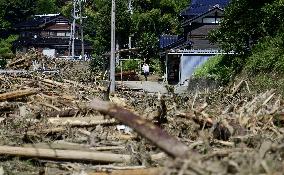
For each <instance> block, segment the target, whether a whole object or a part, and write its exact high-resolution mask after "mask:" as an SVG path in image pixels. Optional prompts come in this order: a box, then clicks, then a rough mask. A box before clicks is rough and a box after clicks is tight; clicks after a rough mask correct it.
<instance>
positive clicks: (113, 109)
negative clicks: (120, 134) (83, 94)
mask: <svg viewBox="0 0 284 175" xmlns="http://www.w3.org/2000/svg"><path fill="white" fill-rule="evenodd" d="M89 107H90V108H92V109H94V110H97V111H99V112H101V113H103V114H107V115H109V116H111V117H114V118H116V119H117V120H119V121H120V122H122V123H123V124H125V125H128V126H129V127H131V128H133V129H134V130H136V132H137V133H139V134H141V135H142V136H143V137H145V138H147V139H149V140H150V141H152V143H154V144H155V145H156V146H158V147H159V148H161V149H162V150H163V151H165V152H166V153H167V154H169V155H170V156H172V157H185V156H186V155H187V152H188V148H187V146H186V145H185V144H183V143H181V142H180V141H178V140H177V139H176V138H174V137H172V136H170V135H169V134H168V133H166V132H165V131H163V130H162V129H160V128H159V127H157V126H155V125H154V124H152V123H151V122H149V121H147V120H145V119H143V118H141V117H139V116H137V115H135V114H133V113H132V112H130V111H128V110H126V109H123V108H121V107H118V106H116V105H114V104H111V103H108V102H104V101H101V100H93V101H92V102H91V103H90V106H89Z"/></svg>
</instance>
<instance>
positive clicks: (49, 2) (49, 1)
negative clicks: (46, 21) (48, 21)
mask: <svg viewBox="0 0 284 175" xmlns="http://www.w3.org/2000/svg"><path fill="white" fill-rule="evenodd" d="M58 12H59V8H58V7H57V5H56V0H38V1H37V2H36V8H35V13H36V14H50V13H58Z"/></svg>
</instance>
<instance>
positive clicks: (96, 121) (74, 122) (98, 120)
mask: <svg viewBox="0 0 284 175" xmlns="http://www.w3.org/2000/svg"><path fill="white" fill-rule="evenodd" d="M48 122H49V123H51V124H53V125H56V126H64V125H68V126H94V125H106V124H114V123H117V122H116V120H115V119H103V117H102V116H95V117H65V118H58V117H55V118H48Z"/></svg>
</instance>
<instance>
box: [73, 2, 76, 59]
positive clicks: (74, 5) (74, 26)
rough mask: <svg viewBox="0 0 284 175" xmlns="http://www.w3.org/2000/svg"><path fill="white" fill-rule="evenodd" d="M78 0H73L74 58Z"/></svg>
mask: <svg viewBox="0 0 284 175" xmlns="http://www.w3.org/2000/svg"><path fill="white" fill-rule="evenodd" d="M76 18H77V16H76V0H74V1H73V23H72V59H75V35H76Z"/></svg>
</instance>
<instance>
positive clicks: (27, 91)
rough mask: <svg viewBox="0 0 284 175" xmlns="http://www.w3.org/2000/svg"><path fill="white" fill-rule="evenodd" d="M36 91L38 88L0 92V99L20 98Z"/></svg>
mask: <svg viewBox="0 0 284 175" xmlns="http://www.w3.org/2000/svg"><path fill="white" fill-rule="evenodd" d="M36 93H38V89H25V90H17V91H13V92H6V93H3V94H0V101H6V100H12V99H17V98H22V97H26V96H30V95H34V94H36Z"/></svg>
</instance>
